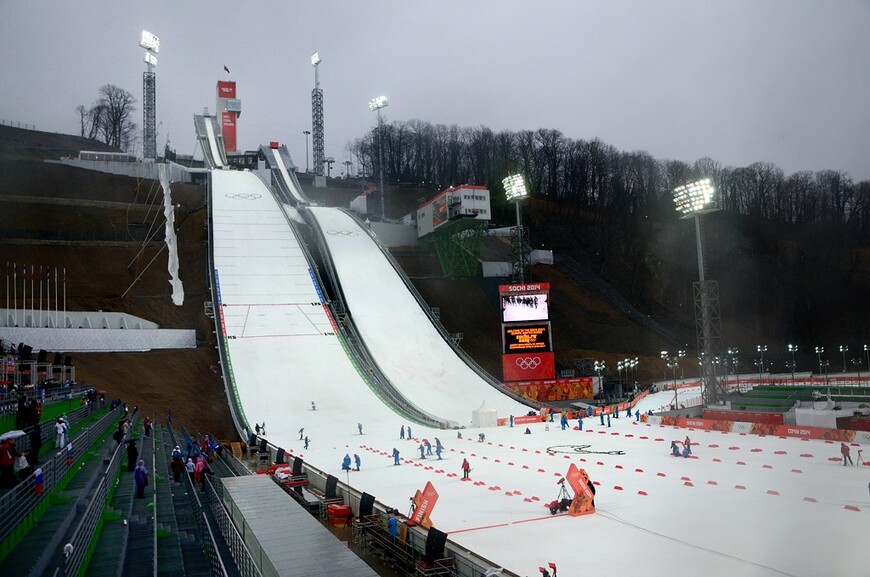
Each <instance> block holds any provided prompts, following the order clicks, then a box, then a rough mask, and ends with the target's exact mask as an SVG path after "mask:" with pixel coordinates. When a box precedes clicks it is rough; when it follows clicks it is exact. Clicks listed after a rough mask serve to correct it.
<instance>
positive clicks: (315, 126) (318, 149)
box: [311, 52, 325, 176]
mask: <svg viewBox="0 0 870 577" xmlns="http://www.w3.org/2000/svg"><path fill="white" fill-rule="evenodd" d="M311 66H313V67H314V90H312V91H311V130H312V132H313V136H312V139H311V140H312V145H313V146H312V148H313V149H314V174H315V176H323V161H324V160H325V158H324V155H325V152H324V145H323V90H321V88H320V75H319V74H318V71H319V69H320V54H319V53H317V52H315V53H314V54H312V55H311Z"/></svg>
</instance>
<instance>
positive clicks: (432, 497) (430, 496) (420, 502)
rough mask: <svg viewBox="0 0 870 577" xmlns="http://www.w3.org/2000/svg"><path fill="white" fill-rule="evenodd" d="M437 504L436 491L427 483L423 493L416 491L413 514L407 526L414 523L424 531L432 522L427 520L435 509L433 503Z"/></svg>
mask: <svg viewBox="0 0 870 577" xmlns="http://www.w3.org/2000/svg"><path fill="white" fill-rule="evenodd" d="M437 502H438V491H436V490H435V487H433V486H432V483H431V482H428V481H427V482H426V486H425V487H423V491H422V492H420V491H417V494H416V495H415V496H414V513H413V514H412V515H411V521H410V522H409V523H408V524H409V525H410V524H411V523H414V524H416V525H419V526H421V527H423V528H424V529H428V528H430V527H431V526H432V521H431V520H430V519H429V514H430V513H431V512H432V509H434V508H435V503H437Z"/></svg>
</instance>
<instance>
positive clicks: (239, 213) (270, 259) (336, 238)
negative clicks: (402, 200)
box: [211, 170, 528, 437]
mask: <svg viewBox="0 0 870 577" xmlns="http://www.w3.org/2000/svg"><path fill="white" fill-rule="evenodd" d="M211 189H212V235H213V246H212V251H213V259H214V269H215V276H216V279H217V292H218V294H219V306H218V311H217V314H219V315H220V320H221V324H222V330H223V332H224V337H225V338H226V344H227V351H228V355H229V361H230V367H229V368H230V369H231V371H232V377H233V378H232V379H231V380H232V382H233V383H235V386H236V394H237V396H238V398H239V401H240V405H241V407H242V410H243V412H244V420H245V421H247V423H248V424H250V425H251V426H252V424H253V423H254V422H262V421H265V422H266V423H267V424H268V429H267V430H268V431H269V434H270V437H271V436H273V435H281V434H290V433H293V432H295V431H296V430H298V427H296V428H294V426H295V425H294V424H287V419H286V415H287V411H288V409H289V408H290V405H293V404H294V403H296V404H299V405H300V407H304V408H308V407H309V405H310V402H311V401H316V403H317V404H318V405H320V407H321V408H322V409H323V410H327V408H328V410H329V412H336V413H337V414H343V415H347V414H360V415H365V420H367V421H372V418H373V417H376V416H381V417H384V418H385V419H386V420H387V421H393V422H396V423H399V422H400V417H398V416H397V415H396V414H395V413H393V412H392V410H391V409H389V408H388V407H386V406H385V405H384V403H383V402H382V401H381V400H380V398H379V397H378V396H377V395H376V393H375V392H374V391H373V389H372V388H370V386H369V383H368V381H367V379H366V375H365V374H364V372H363V370H362V369H360V368H359V367H358V366H357V364H356V363H355V361H354V359H353V358H351V357H350V356H349V355H348V353H347V352H346V350H345V348H344V347H343V345H342V341H341V337H340V335H338V334H336V333H337V331H336V326H335V324H334V319H332V318H331V314H330V311H329V309H328V307H326V306H325V305H324V302H323V296H322V291H321V290H320V287H319V286H318V285H317V281H316V277H315V275H314V274H313V271H312V270H311V268H310V264H309V262H308V260H307V258H306V255H305V251H304V250H303V248H302V247H301V246H300V244H299V241H298V240H297V238H296V236H295V235H294V232H293V230H292V228H291V227H290V224H289V222H288V216H286V215H285V212H288V213H291V214H292V212H293V211H294V210H295V209H293V208H292V207H290V206H288V205H281V204H280V203H279V202H277V201H276V200H275V199H274V197H273V195H272V192H271V190H270V189H269V187H267V186H266V185H265V184H264V183H263V182H262V181H261V180H260V179H259V178H258V177H257V176H256V175H255V174H253V173H250V172H239V171H223V170H216V171H212V172H211ZM307 210H315V209H312V208H309V209H307ZM316 210H317V212H316V217H317V219H318V222H319V223H320V225H321V226H322V227H323V229H324V233H325V236H326V237H327V238H328V239H330V242H329V249H330V250H334V251H335V252H336V254H334V255H333V258H334V261H335V263H336V266H337V269H338V271H339V274H340V275H343V276H344V275H347V277H348V280H347V282H346V283H344V280H343V287H344V292H345V294H346V295H354V296H353V300H352V308H351V313H352V315H353V317H354V319H355V320H356V322H357V325H358V329H359V330H360V332H361V334H362V336H363V338H364V340H365V343H366V345H367V347H368V348H369V350H370V351H371V353H372V356H373V357H374V358H375V361H376V363H377V364H378V366H379V367H380V368H381V370H382V371H383V372H384V374H385V375H386V376H387V377H388V378H389V380H390V381H391V382H392V384H393V386H394V387H395V388H396V389H397V390H398V391H399V392H401V393H402V394H403V395H404V396H405V398H406V399H407V400H408V401H410V402H411V403H413V404H415V405H417V406H419V407H422V408H425V409H426V411H427V412H428V413H429V414H431V415H434V416H436V417H437V418H439V419H440V420H449V421H454V422H456V423H459V424H460V425H466V426H468V425H470V424H471V416H472V411H473V410H474V409H477V408H478V407H479V406H480V405H481V403H483V402H484V401H486V402H487V404H488V406H490V407H492V408H494V409H496V410H497V411H499V414H500V415H501V416H504V417H506V416H507V415H508V414H515V415H519V414H524V413H525V412H526V411H527V410H528V407H526V406H525V405H522V404H520V403H518V402H516V401H514V400H512V399H510V398H509V397H506V396H504V395H502V394H501V393H500V392H499V391H497V390H496V389H495V388H493V387H492V386H491V385H489V384H487V383H486V382H485V381H483V380H482V379H481V378H480V377H479V376H477V375H476V373H474V371H472V370H471V369H470V368H468V367H467V366H465V364H464V363H463V362H462V361H461V360H460V359H459V357H457V356H456V353H455V352H453V350H452V349H451V348H450V346H449V345H448V344H447V343H446V342H445V341H444V339H443V337H441V335H440V334H439V333H438V332H437V330H436V329H435V327H434V326H433V325H432V323H431V321H429V319H428V317H427V316H426V315H425V313H424V312H423V311H422V310H421V309H420V305H419V303H417V301H416V300H415V299H414V298H413V296H412V295H411V294H410V293H409V292H408V289H407V287H405V285H404V283H403V281H402V280H401V278H400V277H399V276H398V273H397V272H396V271H395V270H394V269H393V268H392V267H391V265H390V264H389V262H388V261H387V260H386V258H385V257H384V255H383V253H381V251H380V248H379V247H378V245H377V244H376V243H375V241H374V240H373V239H372V238H371V237H369V236H368V235H367V234H366V232H365V231H363V230H360V229H358V228H356V226H357V225H356V224H355V222H354V221H353V219H351V218H350V217H349V216H347V215H346V214H344V213H342V212H341V211H339V210H337V209H320V208H318V209H316ZM354 262H356V263H359V265H358V266H355V265H354V264H353V263H354ZM362 265H365V266H362ZM372 279H378V280H377V282H373V281H372ZM357 295H358V296H357ZM451 356H452V357H453V359H451V358H450V357H451ZM463 367H464V369H463ZM300 407H295V409H298V408H300ZM361 418H362V417H361ZM291 429H292V430H291Z"/></svg>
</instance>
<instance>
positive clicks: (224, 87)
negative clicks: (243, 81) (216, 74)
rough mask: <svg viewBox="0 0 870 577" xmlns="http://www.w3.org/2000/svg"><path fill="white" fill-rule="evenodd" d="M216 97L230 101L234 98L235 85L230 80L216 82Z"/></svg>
mask: <svg viewBox="0 0 870 577" xmlns="http://www.w3.org/2000/svg"><path fill="white" fill-rule="evenodd" d="M217 96H218V98H223V99H232V98H235V97H236V83H235V82H233V81H231V80H218V83H217Z"/></svg>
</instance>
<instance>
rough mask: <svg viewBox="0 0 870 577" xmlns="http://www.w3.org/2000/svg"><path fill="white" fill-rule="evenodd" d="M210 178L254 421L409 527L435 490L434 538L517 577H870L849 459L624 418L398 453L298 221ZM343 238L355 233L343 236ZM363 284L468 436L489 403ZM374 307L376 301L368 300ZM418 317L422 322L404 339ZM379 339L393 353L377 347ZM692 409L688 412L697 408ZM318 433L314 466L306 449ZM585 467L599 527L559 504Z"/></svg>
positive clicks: (425, 402) (259, 188)
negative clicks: (553, 503) (474, 413)
mask: <svg viewBox="0 0 870 577" xmlns="http://www.w3.org/2000/svg"><path fill="white" fill-rule="evenodd" d="M212 175H213V183H212V184H213V189H212V191H213V214H214V221H213V232H214V238H215V242H214V255H215V267H216V268H217V269H218V272H219V276H220V289H221V297H222V302H223V305H224V307H223V310H224V313H225V318H226V325H227V328H226V330H227V334H228V335H229V337H230V339H229V341H228V343H229V351H230V358H231V362H232V370H233V373H234V375H235V379H236V382H237V387H238V391H239V394H240V397H241V402H242V404H243V406H244V411H245V413H246V416H247V418H248V420H249V422H255V421H256V422H263V421H266V423H267V431H268V436H269V439H270V441H271V442H273V443H275V444H277V445H279V446H282V447H284V448H286V449H287V450H288V451H290V452H292V453H294V454H298V455H301V456H302V457H303V458H304V459H305V461H306V462H307V463H309V464H312V465H314V466H316V467H318V468H321V469H322V470H324V471H325V472H327V473H330V474H333V475H335V476H337V477H338V478H339V479H342V480H344V479H349V482H350V484H351V485H352V486H353V487H354V488H355V489H358V490H361V491H366V492H368V493H371V494H372V495H375V497H376V498H377V499H378V500H379V501H381V502H383V503H386V504H388V505H391V506H393V507H396V508H397V509H399V510H407V507H408V500H409V497H410V496H412V495H413V494H414V493H415V491H416V490H418V489H422V488H423V486H424V485H425V484H426V482H427V481H431V482H432V483H433V485H434V486H435V488H436V490H437V491H438V493H439V494H440V498H439V500H438V503H437V505H436V506H435V508H434V510H433V511H432V513H431V518H432V521H433V522H434V523H435V525H436V526H437V527H438V528H439V529H441V530H442V531H445V532H447V533H448V535H449V539H450V540H451V541H452V542H453V543H455V544H456V545H458V546H459V547H460V548H464V549H468V550H472V551H474V552H476V553H477V554H479V555H481V556H483V557H485V558H487V559H489V560H491V561H492V562H493V563H494V564H495V565H498V566H503V567H505V568H507V569H509V570H511V571H513V572H515V573H516V574H518V575H527V576H531V575H539V573H538V569H537V568H538V567H539V566H546V564H547V563H548V562H554V563H556V564H557V566H558V567H559V574H560V575H562V576H563V577H568V576H571V575H609V574H623V573H629V572H630V573H632V574H640V575H644V576H649V577H656V576H662V577H665V576H666V577H675V576H676V577H679V576H690V575H691V576H696V575H705V576H711V577H715V576H722V577H725V576H727V577H734V576H752V577H754V576H773V575H793V576H806V577H817V576H826V575H833V576H842V577H852V576H854V577H859V576H865V577H866V576H867V575H870V557H868V555H867V553H866V550H865V549H864V546H865V543H866V539H867V536H868V534H870V533H868V530H870V518H868V512H870V499H868V484H867V483H868V481H870V469H867V468H863V467H858V466H856V467H843V466H842V465H841V463H840V460H839V444H837V443H830V442H824V441H812V440H800V439H793V438H779V437H758V436H753V435H745V434H737V433H721V432H707V431H700V430H691V429H688V430H687V429H678V428H676V427H665V426H658V425H648V424H645V423H636V422H634V420H633V419H627V418H624V417H623V418H621V419H612V420H611V426H610V427H609V428H608V427H607V426H606V425H604V426H602V425H600V422H599V420H598V418H595V417H593V418H587V419H584V430H583V431H582V432H581V431H578V430H574V429H573V427H574V426H576V425H577V420H576V419H574V420H572V421H571V422H570V425H571V427H572V428H569V429H567V430H564V431H563V430H560V427H559V424H558V422H556V423H546V424H545V423H536V424H533V425H529V426H528V427H529V429H530V430H531V434H529V435H526V434H524V431H525V428H526V425H522V426H516V427H514V428H509V427H498V428H488V429H483V430H482V432H484V433H485V434H486V441H485V442H484V443H479V442H477V433H478V432H479V431H478V430H477V429H473V428H469V429H465V430H463V431H462V436H463V438H462V439H459V438H457V433H456V432H455V431H444V430H432V429H425V428H422V427H418V426H416V425H412V428H413V436H414V438H415V440H400V439H399V428H400V426H402V425H405V426H406V427H407V426H408V423H407V422H405V421H403V420H402V419H401V418H400V417H399V416H397V415H396V414H395V413H393V412H392V411H391V410H390V409H388V408H387V407H386V406H385V405H384V404H383V403H381V401H380V400H379V399H378V398H377V397H376V395H375V394H374V393H373V392H372V390H371V389H370V388H369V387H368V385H367V384H366V382H365V379H364V377H363V375H362V374H361V372H360V370H358V369H357V367H356V366H355V365H354V363H353V362H351V361H350V360H349V359H348V357H347V356H346V354H345V352H344V349H343V348H342V345H341V342H340V340H339V339H338V338H337V337H336V336H335V335H332V334H331V332H332V329H331V327H330V325H329V319H328V317H327V316H326V313H325V312H324V310H323V307H321V306H319V305H315V304H313V303H317V301H318V296H317V291H316V290H315V288H314V286H313V284H312V281H311V277H310V276H309V275H308V267H307V263H305V262H304V259H300V257H299V248H298V242H297V241H296V239H295V238H294V237H293V235H292V232H291V231H290V229H289V227H288V226H287V224H286V220H285V217H284V214H283V212H282V208H281V207H280V206H278V205H277V204H276V203H275V201H274V200H272V198H271V196H270V193H269V191H268V189H267V188H266V187H265V186H263V185H262V183H261V182H260V181H259V180H258V179H256V177H254V176H253V175H251V174H250V173H242V172H225V171H214V172H213V173H212ZM252 179H253V180H252ZM317 216H318V219H320V220H321V222H322V223H324V222H325V220H326V218H325V217H323V218H322V216H321V214H320V213H318V215H317ZM330 218H331V216H330ZM336 218H338V217H336ZM333 230H336V231H337V230H351V229H349V228H344V224H342V227H341V228H335V229H333ZM330 248H332V249H334V250H335V251H336V254H337V253H338V252H339V251H345V250H347V251H348V252H349V253H351V254H352V252H353V250H355V249H359V251H360V252H359V254H358V258H357V260H358V261H359V262H361V263H365V264H366V265H369V264H372V261H376V260H377V257H376V255H374V254H373V253H371V252H370V250H369V247H367V246H366V245H365V244H364V243H359V244H354V245H353V246H351V245H350V244H349V245H348V246H346V247H338V246H333V245H332V244H331V246H330ZM349 268H350V267H349V265H348V266H344V265H342V266H341V267H340V272H342V274H343V273H344V272H350V273H351V274H350V277H351V278H354V279H356V277H361V278H360V279H357V280H352V281H350V282H349V283H348V284H347V285H345V290H346V291H347V292H348V293H349V294H348V295H347V296H348V298H349V299H350V300H351V301H352V302H353V312H354V315H355V318H357V320H358V322H359V320H360V319H361V318H362V317H366V319H365V323H366V328H365V330H366V331H367V332H366V333H365V334H366V338H367V339H368V338H372V343H370V345H371V346H372V348H373V349H374V350H376V351H377V358H378V362H379V364H383V365H384V366H387V367H390V370H391V371H392V372H391V378H393V376H396V378H397V379H398V375H400V374H404V375H407V378H409V379H411V380H412V381H414V382H415V383H416V385H414V387H415V388H409V389H408V391H409V392H410V393H411V394H412V395H413V397H414V400H415V402H418V403H421V405H422V406H423V408H426V409H428V410H429V411H430V412H433V413H439V412H444V414H447V413H448V412H450V413H451V414H454V413H455V414H456V415H458V416H459V417H461V419H462V422H465V421H470V415H471V410H473V409H474V408H476V406H470V405H473V404H474V402H475V401H476V402H477V405H479V403H480V401H483V400H484V399H483V398H481V399H480V400H479V401H478V400H477V397H480V396H481V395H483V393H484V391H486V390H485V389H482V388H481V389H480V392H478V391H477V390H475V392H474V393H473V394H472V395H470V396H469V394H468V390H467V389H468V387H469V386H470V385H469V384H468V383H467V382H465V381H460V380H459V379H457V380H455V381H454V380H453V379H452V378H442V377H440V376H439V375H438V373H437V369H438V367H437V364H435V366H425V365H424V366H421V365H419V364H418V363H417V362H416V360H414V361H411V360H409V361H408V362H407V366H405V367H404V368H403V367H401V366H400V365H401V364H402V359H403V358H405V357H403V355H415V354H418V353H420V352H424V353H425V352H427V351H425V350H423V351H413V350H412V351H408V350H407V348H408V347H405V346H403V344H404V343H416V342H418V341H417V339H424V340H425V339H428V338H429V337H428V336H422V335H420V334H419V333H425V332H426V331H428V330H429V327H427V326H426V325H427V324H429V326H431V324H430V323H428V321H426V322H422V321H417V320H416V318H417V317H416V316H415V315H412V313H411V312H410V311H408V310H406V309H405V308H403V307H405V306H406V305H405V304H401V306H398V304H397V303H396V301H393V300H392V299H393V296H392V293H387V292H385V291H387V290H392V289H384V290H383V291H381V290H380V287H381V284H382V283H384V285H389V286H392V285H393V284H394V281H395V280H396V279H394V278H392V277H391V276H390V274H392V275H393V276H395V272H392V273H388V271H386V270H381V269H377V274H372V275H369V276H368V277H367V278H366V277H364V275H363V274H362V273H361V272H360V271H353V270H350V271H348V269H349ZM360 268H363V267H360ZM343 278H344V277H343ZM363 282H365V283H367V284H368V285H370V286H369V287H368V290H369V291H372V292H368V293H367V292H365V291H366V289H365V287H364V286H361V284H360V283H363ZM399 282H400V283H401V281H400V280H399ZM358 291H360V292H363V293H364V294H366V296H367V300H366V299H357V298H355V297H356V295H357V292H358ZM379 301H383V302H379ZM366 302H369V303H370V304H371V305H372V306H375V305H383V304H384V303H386V304H388V305H395V306H396V308H395V309H394V311H393V312H392V313H391V314H388V315H384V314H383V312H382V311H381V310H377V311H375V312H371V313H368V312H367V310H368V309H366V304H365V303H366ZM414 306H416V303H414ZM552 312H553V314H554V315H558V311H552ZM412 316H413V318H414V319H415V320H414V321H413V322H400V323H398V324H392V321H395V320H397V317H400V318H399V319H398V320H403V319H405V318H412ZM556 322H558V321H556ZM378 323H380V325H379V324H378ZM378 326H381V330H380V333H381V334H388V333H389V341H390V343H392V346H391V345H389V344H383V343H380V342H375V341H376V339H377V336H376V335H375V334H373V333H377V332H378ZM425 342H427V343H429V342H430V341H425ZM415 346H419V345H412V346H411V348H413V347H415ZM427 346H428V345H427ZM411 358H412V359H416V358H417V357H416V356H412V357H411ZM440 362H441V361H439V363H440ZM401 386H403V387H411V384H410V383H405V382H402V383H401ZM473 386H476V385H473ZM679 394H680V398H681V399H683V398H685V399H690V398H692V396H693V395H694V396H697V395H698V391H697V390H695V391H694V392H693V390H692V389H683V390H681V391H680V393H679ZM483 396H485V400H486V402H487V404H489V405H490V406H493V407H499V408H500V411H501V410H504V407H505V406H508V407H509V406H510V405H506V404H505V401H504V400H503V399H502V398H499V397H500V395H499V394H498V393H497V392H496V391H494V390H493V389H491V387H490V391H486V394H485V395H483ZM672 398H673V393H672V392H662V393H657V394H655V395H650V396H648V397H647V398H646V399H644V400H643V401H641V403H640V405H639V409H640V410H641V411H645V410H646V409H657V408H658V407H660V406H664V405H666V404H668V402H669V401H668V399H672ZM311 401H315V402H316V403H317V410H316V411H312V410H311V407H310V405H311ZM511 402H512V401H511ZM458 405H461V406H458ZM445 407H446V408H445ZM516 414H520V412H517V413H516ZM500 416H505V415H504V413H501V414H500ZM557 421H558V417H557ZM358 422H359V423H362V425H363V434H362V435H360V434H358V432H357V423H358ZM303 427H304V434H305V435H307V436H309V437H310V441H311V444H310V447H309V449H308V450H304V449H303V446H302V441H300V440H299V434H298V432H297V431H298V430H299V429H300V428H303ZM687 435H688V436H690V437H691V439H692V442H693V443H696V445H694V453H695V457H697V458H692V459H684V458H675V457H672V456H671V455H670V452H669V445H670V441H671V440H679V441H682V440H683V439H684V438H685V437H686V436H687ZM436 436H437V437H439V438H440V440H441V441H442V443H443V444H444V446H445V452H444V454H443V457H444V459H443V461H437V460H435V459H434V456H432V457H428V458H426V459H425V460H421V459H420V454H419V450H418V446H419V440H420V439H422V438H428V439H429V440H430V441H431V440H433V439H434V438H435V437H436ZM393 447H396V448H398V449H399V450H400V452H401V455H402V465H401V466H398V467H396V466H393V464H392V457H391V452H392V449H393ZM857 448H861V449H866V448H867V447H857ZM346 453H349V454H351V456H352V455H353V454H354V453H357V454H359V455H360V457H361V458H362V470H361V471H360V472H351V473H349V474H348V473H345V472H343V471H342V470H341V460H342V458H343V457H344V455H345V454H346ZM852 455H853V459H854V458H856V456H857V451H856V450H855V448H853V451H852ZM868 455H870V453H868ZM463 458H468V459H469V461H470V462H471V466H472V473H471V476H472V481H471V482H463V481H461V475H460V474H459V466H460V463H461V462H462V459H463ZM572 462H573V463H576V464H577V465H578V466H579V467H582V468H585V469H586V470H587V471H588V473H589V475H590V477H591V478H592V480H593V481H595V482H597V483H599V486H598V494H597V496H596V505H597V511H596V513H595V514H594V515H587V516H583V517H569V516H567V515H557V516H551V515H550V514H549V512H548V511H547V510H546V509H545V507H544V505H543V504H544V503H546V502H548V501H550V500H552V499H555V498H556V496H557V494H558V485H557V484H556V482H557V480H558V479H559V478H560V477H561V476H563V475H564V474H565V473H566V471H567V469H568V465H569V464H570V463H572ZM743 487H745V488H743ZM644 493H645V494H644ZM846 506H851V507H857V508H858V509H859V510H857V511H855V510H851V509H846V508H845V507H846Z"/></svg>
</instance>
